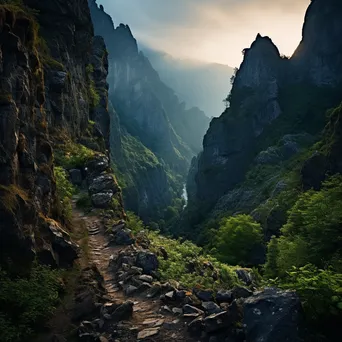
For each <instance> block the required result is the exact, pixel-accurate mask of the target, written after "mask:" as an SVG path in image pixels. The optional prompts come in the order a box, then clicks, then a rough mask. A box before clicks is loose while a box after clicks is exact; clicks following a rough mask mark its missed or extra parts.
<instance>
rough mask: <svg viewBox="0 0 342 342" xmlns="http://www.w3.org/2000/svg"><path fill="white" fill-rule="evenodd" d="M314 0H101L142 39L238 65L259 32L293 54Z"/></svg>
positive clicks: (188, 54) (175, 51)
mask: <svg viewBox="0 0 342 342" xmlns="http://www.w3.org/2000/svg"><path fill="white" fill-rule="evenodd" d="M309 2H310V0H172V1H167V0H98V3H101V4H103V5H104V6H105V9H106V11H107V12H108V13H110V14H111V15H112V16H113V19H114V22H115V23H116V24H119V23H120V22H124V23H127V24H129V25H130V26H131V28H132V31H133V33H134V35H135V36H136V38H137V39H138V41H140V42H141V43H143V44H146V45H149V46H150V47H152V48H154V49H158V50H163V51H166V52H167V53H170V54H172V55H174V56H175V57H179V58H193V59H199V60H206V61H212V62H219V63H225V64H229V65H232V66H237V65H238V64H239V63H240V62H241V58H242V56H241V51H242V49H243V48H245V47H248V46H249V45H250V44H251V43H252V41H253V40H254V38H255V36H256V34H257V33H261V34H262V35H269V36H270V37H271V38H272V39H273V41H274V42H275V43H276V44H277V45H278V47H279V49H280V51H281V52H283V53H285V54H291V53H292V52H293V51H294V49H295V48H296V46H297V45H298V43H299V41H300V38H301V27H302V24H303V18H304V13H305V10H306V8H307V6H308V4H309Z"/></svg>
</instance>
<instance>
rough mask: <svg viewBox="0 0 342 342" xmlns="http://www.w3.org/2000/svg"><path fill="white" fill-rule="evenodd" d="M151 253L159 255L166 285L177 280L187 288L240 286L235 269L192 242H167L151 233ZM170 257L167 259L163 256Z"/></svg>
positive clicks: (149, 235) (156, 234)
mask: <svg viewBox="0 0 342 342" xmlns="http://www.w3.org/2000/svg"><path fill="white" fill-rule="evenodd" d="M147 236H148V238H149V240H150V241H151V246H150V248H151V250H152V251H154V252H155V253H156V254H157V255H158V259H159V272H160V275H161V278H162V280H163V281H169V280H176V281H178V282H179V283H180V284H181V285H182V286H184V287H185V288H188V289H191V288H194V287H198V288H210V289H214V290H217V289H220V288H231V287H233V286H234V285H236V284H238V283H239V281H238V279H237V276H236V273H235V272H234V267H230V266H228V265H225V264H223V263H221V262H219V261H218V260H217V259H215V258H214V257H212V256H210V255H207V254H206V253H205V252H204V251H203V249H202V248H201V247H198V246H196V245H195V244H193V243H192V242H190V241H181V240H176V239H171V238H167V237H165V236H163V235H160V234H159V233H158V232H152V231H148V233H147ZM161 248H163V249H164V250H165V251H166V253H167V256H168V257H167V258H166V259H164V257H163V255H162V254H161V253H160V250H161Z"/></svg>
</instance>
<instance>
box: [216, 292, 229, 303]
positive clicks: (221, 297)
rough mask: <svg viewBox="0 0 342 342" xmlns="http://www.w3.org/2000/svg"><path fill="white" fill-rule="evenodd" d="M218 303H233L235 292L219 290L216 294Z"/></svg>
mask: <svg viewBox="0 0 342 342" xmlns="http://www.w3.org/2000/svg"><path fill="white" fill-rule="evenodd" d="M216 301H217V303H231V302H232V301H233V292H232V291H225V290H219V291H218V292H217V294H216Z"/></svg>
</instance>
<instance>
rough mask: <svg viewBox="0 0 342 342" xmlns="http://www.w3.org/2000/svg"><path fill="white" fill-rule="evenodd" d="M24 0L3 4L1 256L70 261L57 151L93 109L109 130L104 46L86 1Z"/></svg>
mask: <svg viewBox="0 0 342 342" xmlns="http://www.w3.org/2000/svg"><path fill="white" fill-rule="evenodd" d="M24 4H25V5H6V4H5V5H3V6H1V7H0V17H1V18H0V36H1V38H0V43H1V54H0V56H1V58H0V65H1V67H0V93H1V105H0V106H1V108H0V110H1V121H0V131H1V135H0V164H1V165H0V170H1V171H0V215H1V218H2V220H1V224H0V235H1V237H0V240H1V248H0V249H1V260H0V262H1V264H2V265H10V264H12V263H13V262H14V263H15V264H16V265H21V266H23V267H24V268H25V265H26V264H27V263H29V262H30V261H32V260H33V258H34V257H35V256H38V258H39V259H40V260H41V261H43V262H46V263H49V264H52V265H61V266H67V265H70V264H71V263H72V262H73V260H74V259H75V258H76V257H77V246H75V245H74V244H73V243H72V242H71V241H70V237H69V236H68V233H67V232H66V231H65V230H64V229H63V228H62V223H63V215H62V214H61V211H60V204H59V199H58V198H57V195H56V183H55V176H54V166H55V164H54V152H53V150H54V147H55V145H56V144H57V143H59V142H60V141H61V140H60V139H61V137H62V136H69V137H72V138H73V139H75V140H77V139H80V140H81V138H82V136H83V135H84V133H85V131H86V130H87V128H88V125H89V118H90V116H91V117H92V118H93V119H94V120H97V119H98V118H99V117H100V118H101V120H99V122H98V123H97V125H98V127H99V130H100V129H102V131H103V133H104V135H107V136H108V132H106V131H105V129H108V125H107V123H106V124H104V120H105V118H106V115H105V114H106V113H107V112H106V108H107V89H106V82H105V77H106V70H105V69H106V67H107V65H106V56H105V48H104V43H103V41H101V39H100V38H97V39H95V40H94V42H93V28H92V23H91V18H90V13H89V8H88V4H87V1H86V0H80V1H77V2H72V3H71V2H67V1H63V0H54V1H49V2H46V1H43V2H42V1H37V0H25V2H24ZM25 6H27V7H25ZM33 11H34V12H33ZM31 13H33V14H31ZM51 18H53V20H51ZM88 65H93V67H94V69H95V71H94V75H93V72H92V73H91V75H90V73H89V71H87V66H88ZM90 80H92V82H93V84H94V91H95V92H97V93H100V95H99V98H100V99H99V102H98V103H96V106H94V105H93V103H92V102H93V101H92V98H91V91H90V86H89V82H90ZM101 89H102V92H101ZM107 119H108V113H107ZM99 134H100V133H99ZM100 135H101V136H102V134H100ZM59 222H62V223H59ZM18 251H20V253H18Z"/></svg>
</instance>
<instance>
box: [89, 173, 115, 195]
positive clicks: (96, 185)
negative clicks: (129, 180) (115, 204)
mask: <svg viewBox="0 0 342 342" xmlns="http://www.w3.org/2000/svg"><path fill="white" fill-rule="evenodd" d="M107 191H112V192H113V193H116V192H117V191H118V185H117V183H116V181H115V179H114V177H113V176H112V175H109V174H106V175H101V176H98V177H96V178H94V179H93V180H91V181H90V186H89V192H90V194H92V195H93V194H97V193H99V192H107Z"/></svg>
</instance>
